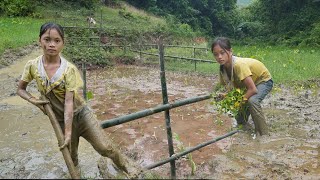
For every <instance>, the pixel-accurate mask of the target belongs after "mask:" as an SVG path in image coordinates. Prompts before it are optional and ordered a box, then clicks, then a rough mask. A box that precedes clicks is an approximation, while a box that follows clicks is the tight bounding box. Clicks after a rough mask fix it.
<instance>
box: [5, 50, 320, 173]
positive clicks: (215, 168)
mask: <svg viewBox="0 0 320 180" xmlns="http://www.w3.org/2000/svg"><path fill="white" fill-rule="evenodd" d="M40 54H41V50H39V49H36V50H34V51H32V53H30V54H28V55H27V56H23V57H22V58H19V60H18V61H16V62H14V63H13V64H12V65H10V66H8V67H4V68H2V69H0V81H1V82H0V84H1V88H0V93H1V94H2V96H0V112H1V121H0V124H1V126H0V129H1V131H0V136H1V139H0V141H1V144H0V178H69V174H68V171H67V168H66V165H65V163H64V161H63V157H62V154H61V152H60V151H59V149H58V145H57V140H56V138H55V135H54V132H53V130H52V127H51V125H50V123H49V119H48V118H47V117H46V116H45V115H43V114H42V112H40V110H38V109H37V108H36V107H33V106H32V105H31V104H29V103H27V102H26V101H24V100H22V99H21V98H19V97H17V96H16V94H15V90H16V85H17V80H18V79H19V77H20V74H21V72H22V68H23V66H24V64H25V63H26V61H27V60H28V59H32V58H34V57H36V56H38V55H40ZM159 76H160V72H159V71H158V69H156V68H146V67H136V66H121V65H119V66H117V67H114V68H109V69H96V70H91V71H89V72H87V78H88V79H87V83H88V90H89V91H92V92H93V94H94V98H93V99H91V100H90V101H89V102H88V103H89V105H90V106H91V107H92V108H93V109H94V110H95V112H96V115H97V116H98V119H100V120H107V119H111V118H114V117H118V116H122V115H126V114H129V113H133V112H136V111H140V110H143V109H146V108H150V107H154V106H156V105H159V104H161V103H162V96H161V86H160V78H159ZM166 76H167V83H168V85H167V86H168V95H169V101H170V102H173V101H175V100H179V99H185V98H189V97H194V96H197V95H203V94H207V93H210V92H211V88H212V84H213V83H214V82H216V76H215V75H212V76H202V75H198V74H196V73H189V74H182V73H173V72H166ZM28 90H29V91H30V92H32V93H33V94H34V95H38V92H37V90H36V88H35V86H34V85H31V87H29V88H28ZM310 92H311V93H310ZM318 102H319V91H318V89H317V88H313V89H295V88H292V87H284V86H281V85H277V88H276V89H274V90H273V91H272V93H271V94H270V95H268V96H267V98H266V99H265V100H264V102H263V107H264V110H265V114H266V117H267V123H268V125H269V127H270V136H262V137H257V138H256V139H253V138H252V136H251V133H252V121H250V123H249V125H248V126H249V127H248V128H247V129H248V130H246V131H242V132H240V133H238V134H236V135H234V136H232V137H229V138H226V139H224V140H221V141H219V142H217V143H215V144H212V145H209V146H206V147H204V148H202V149H200V150H197V151H195V152H193V153H192V157H193V161H194V162H195V164H196V166H197V170H196V172H195V174H194V175H191V167H190V166H189V160H188V159H187V158H186V157H183V158H180V159H179V160H177V161H176V167H177V177H178V178H211V179H318V178H319V175H320V167H319V160H320V155H319V150H320V149H319V142H320V140H319V138H320V131H319V122H318V121H319V120H320V119H319V113H320V110H319V106H320V104H319V103H318ZM216 115H217V113H216V111H215V108H214V107H213V106H212V105H210V100H206V101H202V102H198V103H194V104H191V105H186V106H183V107H179V108H175V109H172V110H170V116H171V122H172V131H173V132H174V133H176V134H178V135H179V137H180V140H178V139H177V138H174V145H175V152H179V151H180V149H178V146H177V145H178V144H181V143H183V146H184V147H185V148H187V147H193V146H196V145H197V144H200V143H202V142H204V141H208V140H210V139H212V138H216V137H218V136H221V135H223V134H225V133H227V132H229V131H230V130H231V129H232V123H233V120H232V119H231V118H230V117H228V116H223V117H222V121H218V119H217V117H216ZM250 129H251V130H250ZM105 132H106V133H108V134H110V136H111V137H112V139H113V141H114V142H116V143H117V144H118V145H119V147H121V150H122V151H123V152H124V153H126V154H127V155H128V156H130V157H131V158H133V159H134V160H135V161H136V162H137V163H139V164H140V165H141V166H146V165H149V164H152V163H155V162H158V161H159V160H162V159H164V158H167V157H168V146H167V135H166V126H165V120H164V114H163V113H157V114H154V115H152V116H148V117H145V118H141V119H139V120H135V121H131V122H129V123H125V124H121V125H117V126H114V127H111V128H108V129H106V130H105ZM79 159H80V166H81V172H82V175H81V176H82V177H84V178H102V177H101V175H100V173H99V169H98V167H97V162H98V160H99V159H100V155H99V154H98V153H96V152H95V151H94V149H93V148H92V147H91V146H90V145H89V143H87V142H86V141H84V140H83V139H81V140H80V146H79ZM152 172H154V173H157V174H159V175H161V176H162V177H165V178H169V177H170V166H169V164H166V165H163V166H161V167H157V168H155V169H153V170H152Z"/></svg>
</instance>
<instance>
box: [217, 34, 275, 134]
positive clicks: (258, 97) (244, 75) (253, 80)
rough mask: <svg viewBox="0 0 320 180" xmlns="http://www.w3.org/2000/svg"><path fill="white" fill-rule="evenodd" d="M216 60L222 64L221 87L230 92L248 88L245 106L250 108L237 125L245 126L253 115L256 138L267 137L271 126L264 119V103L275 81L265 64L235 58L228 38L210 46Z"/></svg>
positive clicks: (239, 116) (248, 59)
mask: <svg viewBox="0 0 320 180" xmlns="http://www.w3.org/2000/svg"><path fill="white" fill-rule="evenodd" d="M211 51H212V53H213V55H214V58H215V59H216V61H217V62H218V63H219V64H220V73H219V75H220V84H221V85H224V86H225V87H226V89H227V90H228V91H230V90H231V89H232V88H245V89H246V91H245V94H244V96H243V103H244V104H247V105H248V107H249V108H248V109H247V111H246V112H245V113H244V114H239V115H237V116H236V117H235V119H236V120H237V124H238V125H244V124H245V123H246V122H247V120H248V117H249V115H250V114H251V117H252V120H253V122H254V126H255V134H256V135H258V134H259V135H267V134H268V126H267V124H266V119H265V117H264V114H263V111H262V107H261V101H262V100H263V99H264V98H265V97H266V95H267V94H268V93H269V92H270V91H271V89H272V87H273V81H272V77H271V74H270V72H269V71H268V69H267V68H266V67H265V65H264V64H263V63H262V62H260V61H258V60H256V59H252V58H240V57H236V56H234V55H233V52H232V48H231V43H230V40H229V39H228V38H225V37H218V38H216V39H215V40H214V42H213V43H212V46H211Z"/></svg>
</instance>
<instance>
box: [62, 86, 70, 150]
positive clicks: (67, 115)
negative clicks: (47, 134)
mask: <svg viewBox="0 0 320 180" xmlns="http://www.w3.org/2000/svg"><path fill="white" fill-rule="evenodd" d="M72 122H73V91H67V92H66V95H65V102H64V125H65V127H64V136H65V139H64V144H63V145H62V146H60V149H63V148H64V147H66V146H68V145H69V144H70V143H71V134H72ZM69 147H70V146H69Z"/></svg>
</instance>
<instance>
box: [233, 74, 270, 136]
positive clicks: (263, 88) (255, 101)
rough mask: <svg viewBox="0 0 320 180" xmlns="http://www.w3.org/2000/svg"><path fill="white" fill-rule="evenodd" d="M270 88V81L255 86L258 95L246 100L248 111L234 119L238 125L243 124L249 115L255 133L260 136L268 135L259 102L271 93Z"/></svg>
mask: <svg viewBox="0 0 320 180" xmlns="http://www.w3.org/2000/svg"><path fill="white" fill-rule="evenodd" d="M272 87H273V81H272V79H270V80H268V81H266V82H263V83H260V84H258V85H257V89H258V93H257V94H255V95H253V96H251V97H250V98H249V99H248V104H247V106H248V110H247V111H246V113H245V114H244V115H243V114H242V115H239V116H237V117H236V120H237V123H238V124H245V123H246V122H247V121H248V117H249V115H250V114H251V117H252V120H253V123H254V126H255V133H256V134H257V133H259V134H260V135H265V134H268V126H267V124H266V119H265V116H264V114H263V111H262V107H261V101H262V100H263V99H264V98H265V97H266V95H267V94H268V93H269V92H270V91H271V89H272Z"/></svg>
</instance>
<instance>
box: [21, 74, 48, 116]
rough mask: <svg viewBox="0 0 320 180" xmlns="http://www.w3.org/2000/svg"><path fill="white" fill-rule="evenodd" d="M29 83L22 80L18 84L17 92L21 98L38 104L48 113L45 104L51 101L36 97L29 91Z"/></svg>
mask: <svg viewBox="0 0 320 180" xmlns="http://www.w3.org/2000/svg"><path fill="white" fill-rule="evenodd" d="M28 84H29V83H28V82H25V81H22V80H20V81H19V84H18V89H17V94H18V95H19V96H20V97H21V98H23V99H25V100H26V101H28V102H30V103H31V104H33V105H35V106H37V107H38V108H39V109H40V110H41V111H42V112H43V113H44V114H46V111H45V109H44V107H43V105H44V104H47V103H49V101H44V100H40V99H36V98H35V97H33V96H32V95H31V94H30V93H29V92H28V91H27V86H28Z"/></svg>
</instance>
